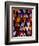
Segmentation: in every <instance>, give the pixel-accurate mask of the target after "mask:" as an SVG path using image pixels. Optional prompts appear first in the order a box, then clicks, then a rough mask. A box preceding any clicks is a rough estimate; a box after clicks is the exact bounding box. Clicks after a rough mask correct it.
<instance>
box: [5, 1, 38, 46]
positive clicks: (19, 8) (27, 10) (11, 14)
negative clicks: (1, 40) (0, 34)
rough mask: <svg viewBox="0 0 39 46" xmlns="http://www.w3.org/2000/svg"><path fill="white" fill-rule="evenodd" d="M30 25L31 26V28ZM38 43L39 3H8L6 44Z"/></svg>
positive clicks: (6, 3) (6, 9)
mask: <svg viewBox="0 0 39 46" xmlns="http://www.w3.org/2000/svg"><path fill="white" fill-rule="evenodd" d="M14 18H15V19H14ZM29 24H30V25H31V26H29ZM28 26H29V27H28ZM25 32H26V33H25ZM13 39H14V40H13ZM37 42H38V3H28V2H12V1H6V2H5V44H6V45H9V44H23V43H37Z"/></svg>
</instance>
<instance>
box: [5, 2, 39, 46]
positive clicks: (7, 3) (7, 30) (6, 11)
mask: <svg viewBox="0 0 39 46" xmlns="http://www.w3.org/2000/svg"><path fill="white" fill-rule="evenodd" d="M14 4H24V5H26V4H28V5H32V6H36V39H35V40H31V41H23V42H21V41H20V42H9V6H10V5H14ZM37 42H38V3H28V2H13V1H6V2H5V44H6V45H9V44H23V43H37Z"/></svg>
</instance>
